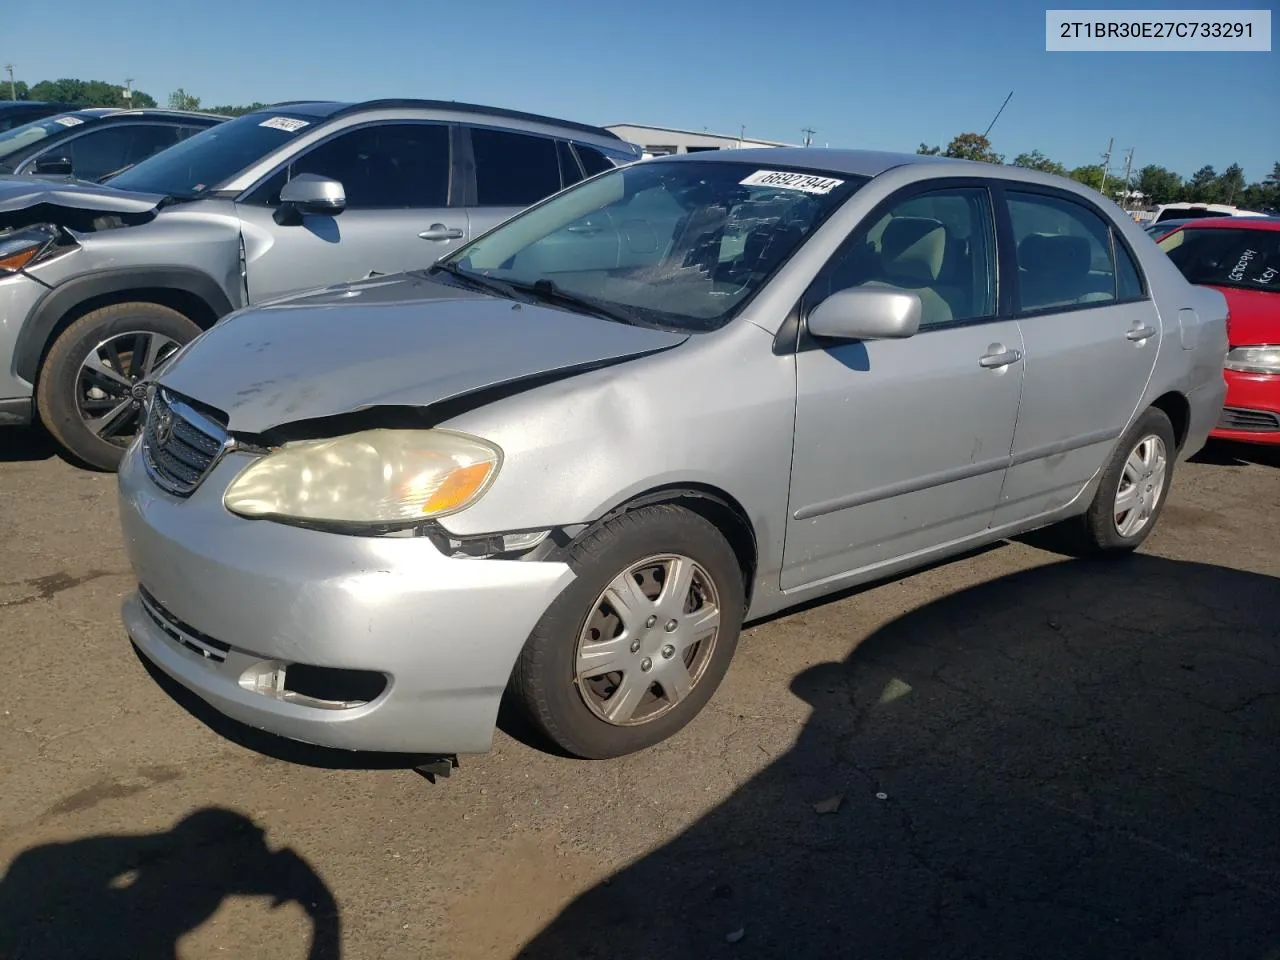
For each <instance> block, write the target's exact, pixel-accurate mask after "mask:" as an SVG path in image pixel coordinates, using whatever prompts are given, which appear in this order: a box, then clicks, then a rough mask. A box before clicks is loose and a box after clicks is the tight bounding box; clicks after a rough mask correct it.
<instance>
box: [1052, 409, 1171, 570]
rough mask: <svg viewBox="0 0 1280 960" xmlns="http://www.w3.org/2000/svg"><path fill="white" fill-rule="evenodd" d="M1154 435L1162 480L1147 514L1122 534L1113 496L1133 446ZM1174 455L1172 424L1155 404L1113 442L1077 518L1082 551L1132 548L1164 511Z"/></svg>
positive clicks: (1097, 552)
mask: <svg viewBox="0 0 1280 960" xmlns="http://www.w3.org/2000/svg"><path fill="white" fill-rule="evenodd" d="M1153 437H1154V438H1158V439H1159V441H1160V443H1161V444H1162V445H1163V448H1164V456H1165V468H1164V475H1163V481H1162V483H1161V485H1160V488H1159V494H1158V497H1157V499H1156V501H1155V507H1154V509H1153V510H1152V511H1151V512H1150V514H1149V517H1148V519H1147V521H1146V523H1144V524H1143V525H1142V526H1141V527H1140V528H1139V529H1138V530H1137V531H1135V532H1134V533H1133V534H1132V535H1130V536H1125V535H1124V534H1122V533H1121V531H1120V530H1119V529H1118V528H1117V526H1116V513H1115V504H1116V495H1117V493H1118V492H1119V489H1120V483H1121V480H1122V479H1123V477H1124V467H1125V462H1126V461H1127V460H1128V459H1129V455H1130V454H1131V453H1133V452H1134V450H1135V448H1136V447H1137V446H1138V445H1139V444H1140V443H1142V442H1144V441H1145V440H1147V439H1148V438H1153ZM1176 458H1177V440H1176V438H1175V436H1174V433H1173V424H1171V423H1170V422H1169V418H1168V416H1167V415H1166V414H1165V413H1164V411H1163V410H1158V409H1157V408H1155V407H1150V408H1149V409H1147V411H1146V412H1145V413H1143V414H1142V416H1140V417H1138V419H1137V420H1136V421H1135V422H1134V424H1133V426H1131V427H1130V428H1129V429H1128V430H1127V431H1126V432H1125V434H1124V436H1123V437H1121V438H1120V442H1119V443H1118V444H1116V449H1115V451H1114V452H1113V453H1112V454H1111V459H1110V460H1109V461H1108V462H1107V465H1106V467H1105V468H1104V469H1103V471H1102V480H1101V482H1099V484H1098V490H1097V492H1096V493H1095V494H1094V497H1093V502H1092V503H1091V504H1090V505H1089V510H1088V512H1087V513H1085V514H1084V515H1083V516H1081V517H1080V518H1079V520H1078V525H1077V528H1076V529H1077V531H1078V533H1079V539H1080V542H1081V546H1082V547H1083V551H1084V552H1085V553H1088V554H1093V555H1106V554H1126V553H1131V552H1132V551H1134V550H1136V549H1137V548H1138V546H1139V545H1140V544H1141V543H1142V541H1144V540H1146V539H1147V537H1148V536H1149V535H1150V534H1151V531H1152V530H1153V529H1155V525H1156V521H1157V520H1159V519H1160V514H1161V512H1162V511H1163V510H1164V504H1165V501H1166V500H1167V499H1168V497H1169V486H1170V484H1171V483H1172V482H1173V465H1174V460H1175V459H1176Z"/></svg>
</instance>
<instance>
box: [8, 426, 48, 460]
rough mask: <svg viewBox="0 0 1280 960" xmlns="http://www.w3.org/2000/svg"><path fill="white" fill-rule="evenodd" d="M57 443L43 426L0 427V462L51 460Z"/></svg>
mask: <svg viewBox="0 0 1280 960" xmlns="http://www.w3.org/2000/svg"><path fill="white" fill-rule="evenodd" d="M57 455H58V447H57V444H55V443H54V442H53V438H52V437H51V436H49V434H48V433H46V432H45V430H44V428H43V427H40V426H35V427H0V463H21V462H25V461H36V460H52V459H53V458H54V457H56V456H57Z"/></svg>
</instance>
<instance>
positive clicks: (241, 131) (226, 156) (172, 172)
mask: <svg viewBox="0 0 1280 960" xmlns="http://www.w3.org/2000/svg"><path fill="white" fill-rule="evenodd" d="M313 122H314V118H312V119H306V118H303V117H294V116H290V115H288V114H284V113H251V114H246V115H245V116H243V117H238V118H236V119H235V120H228V121H227V122H226V123H220V124H218V125H217V126H213V127H209V128H208V129H206V130H203V131H201V132H200V133H197V134H195V135H194V136H192V137H188V138H187V139H186V140H183V141H182V142H181V143H179V144H177V145H176V146H173V147H170V148H169V149H167V150H162V151H161V152H160V153H157V154H155V155H154V156H151V157H148V158H147V159H146V160H143V161H142V162H141V163H139V164H137V165H136V166H133V167H130V168H129V169H128V170H126V171H125V172H123V173H121V174H118V175H117V176H114V177H112V178H111V179H110V180H108V181H107V182H108V183H110V184H111V186H113V187H118V188H120V189H121V190H140V191H142V192H144V193H162V194H164V195H166V196H170V197H177V198H179V199H183V198H185V199H191V198H193V197H197V196H199V195H200V194H202V193H204V192H205V191H206V190H211V189H213V188H214V187H216V186H218V184H220V183H222V182H224V181H226V180H229V179H230V178H231V177H233V176H235V175H236V174H237V173H239V172H240V171H241V170H243V169H244V168H245V167H247V166H250V165H251V164H253V163H256V162H257V161H259V160H261V159H262V158H263V157H265V156H266V155H267V154H268V153H270V152H271V151H273V150H275V149H276V148H277V147H280V146H283V145H284V144H286V143H288V142H289V141H290V140H292V139H293V138H294V137H296V136H297V135H298V134H299V133H301V132H302V131H303V130H305V129H306V128H307V127H309V126H311V125H312V123H313Z"/></svg>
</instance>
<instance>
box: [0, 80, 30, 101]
mask: <svg viewBox="0 0 1280 960" xmlns="http://www.w3.org/2000/svg"><path fill="white" fill-rule="evenodd" d="M0 99H9V100H30V99H31V91H30V90H28V89H27V85H26V83H25V82H24V81H22V80H15V81H13V84H12V85H10V83H9V78H8V77H5V78H4V79H3V80H0Z"/></svg>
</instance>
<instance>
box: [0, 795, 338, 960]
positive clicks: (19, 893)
mask: <svg viewBox="0 0 1280 960" xmlns="http://www.w3.org/2000/svg"><path fill="white" fill-rule="evenodd" d="M232 896H269V897H270V898H271V904H272V906H273V907H276V906H281V905H284V904H287V903H296V904H298V905H299V906H300V907H301V908H302V910H303V911H304V912H305V913H306V915H307V917H308V918H309V920H310V922H311V926H312V933H311V944H310V948H309V952H308V954H307V956H308V958H309V960H338V958H339V956H340V953H341V947H340V941H341V922H340V919H339V914H338V907H337V904H336V902H335V901H334V898H333V894H332V893H330V892H329V889H328V887H326V886H325V884H324V881H323V880H321V879H320V877H319V876H318V875H317V874H316V872H315V871H314V870H313V869H312V868H311V866H310V864H308V863H307V861H306V860H304V859H303V858H302V857H300V856H298V854H296V853H295V852H294V851H293V850H290V849H284V850H278V851H273V850H271V849H270V848H269V847H268V846H267V844H266V837H265V835H264V834H263V831H262V830H261V829H260V828H259V827H258V826H257V825H256V824H255V823H254V822H253V821H252V820H249V819H248V818H246V817H244V816H242V815H240V814H238V813H235V812H234V811H231V810H226V809H222V808H217V807H209V808H205V809H202V810H198V811H196V812H195V813H192V814H191V815H189V816H187V817H185V818H183V819H182V820H180V821H179V822H178V823H177V824H175V825H174V827H173V828H172V829H170V830H168V831H166V832H164V833H154V834H127V835H119V834H117V835H104V836H96V837H87V838H84V839H80V840H73V841H70V842H68V843H51V844H46V845H44V846H39V847H33V848H31V849H29V850H25V851H24V852H22V853H21V854H19V855H18V857H17V858H15V859H14V861H13V862H12V864H11V865H10V866H9V869H8V871H7V872H6V873H5V874H4V876H3V878H2V879H0V957H4V958H6V960H9V958H13V960H17V958H22V957H39V958H41V960H62V958H66V960H73V958H74V960H85V958H93V960H124V958H146V960H163V958H166V957H168V958H176V957H177V955H178V953H177V950H178V944H179V941H180V940H181V938H182V937H183V936H185V935H187V934H189V933H191V932H192V931H194V930H196V929H197V928H199V927H200V926H201V925H202V924H204V923H205V922H206V921H207V920H209V918H210V917H212V916H213V915H214V914H215V913H216V912H217V911H218V908H219V907H220V906H221V905H222V902H223V900H225V899H226V898H227V897H232Z"/></svg>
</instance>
